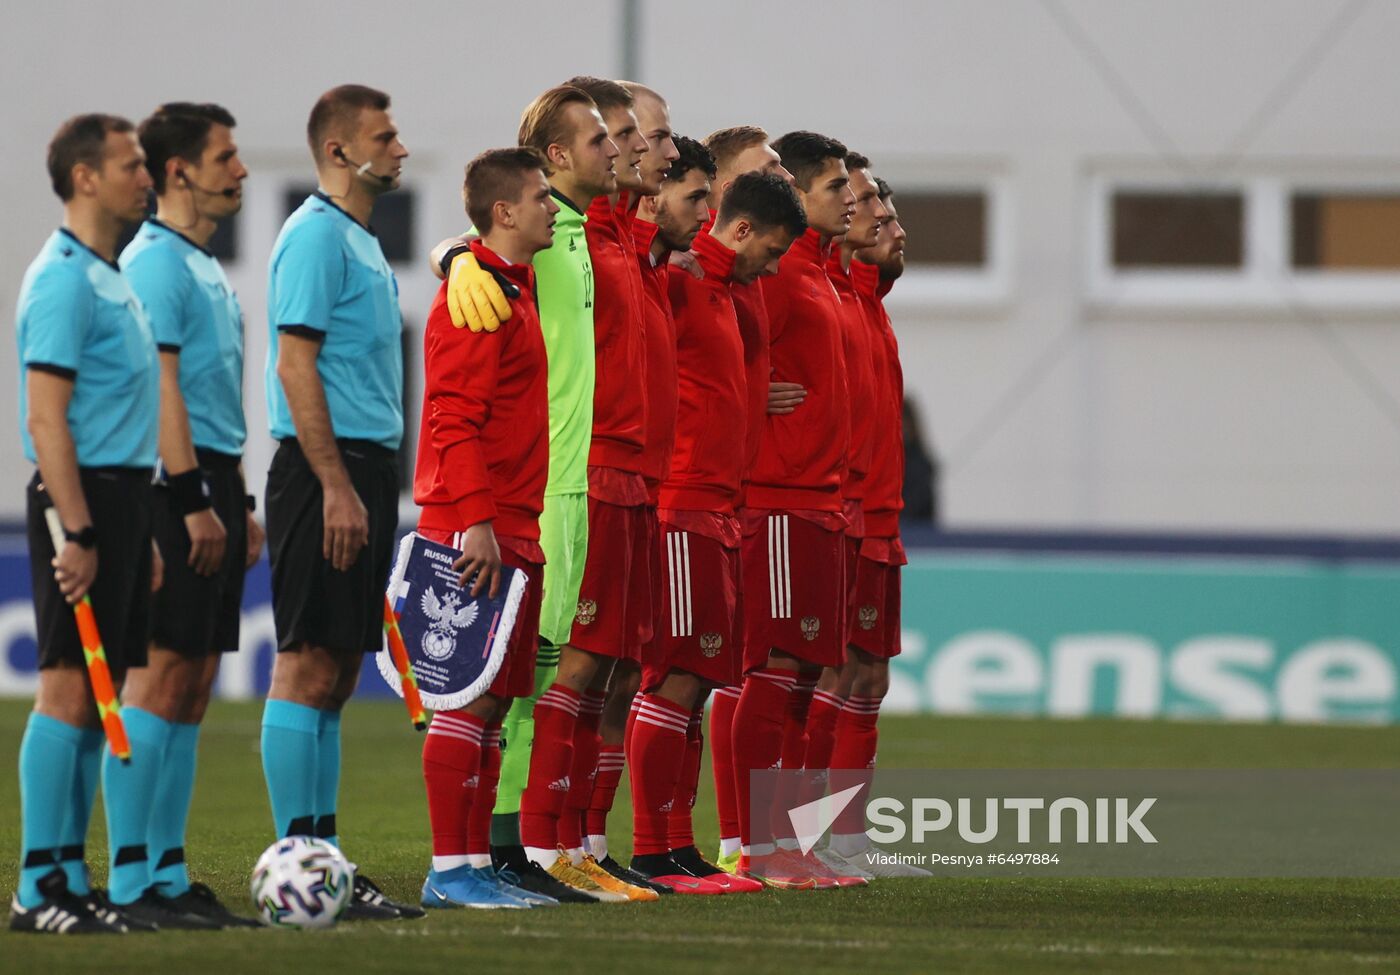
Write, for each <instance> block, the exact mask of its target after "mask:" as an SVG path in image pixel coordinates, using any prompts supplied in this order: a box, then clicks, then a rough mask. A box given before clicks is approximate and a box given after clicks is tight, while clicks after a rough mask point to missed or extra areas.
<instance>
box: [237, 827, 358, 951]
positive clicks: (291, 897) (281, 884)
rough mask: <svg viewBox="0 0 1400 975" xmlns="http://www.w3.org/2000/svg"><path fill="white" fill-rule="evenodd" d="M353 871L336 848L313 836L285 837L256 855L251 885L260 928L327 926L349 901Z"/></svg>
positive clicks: (331, 923) (353, 879)
mask: <svg viewBox="0 0 1400 975" xmlns="http://www.w3.org/2000/svg"><path fill="white" fill-rule="evenodd" d="M354 883H355V871H354V869H353V868H352V867H351V866H350V862H349V861H348V860H346V859H345V854H343V853H341V852H340V850H338V849H337V848H336V847H335V846H333V845H332V844H330V843H328V842H326V841H325V840H323V839H318V838H317V837H314V836H288V837H287V838H286V839H281V840H278V841H277V842H276V843H273V844H272V845H271V846H269V847H268V848H267V849H266V850H264V851H263V855H262V856H260V857H258V862H257V865H256V866H255V867H253V880H252V883H251V885H250V887H249V889H250V891H251V892H252V895H253V904H254V905H255V906H256V907H257V909H258V914H259V916H260V917H261V918H262V922H263V923H264V924H269V925H271V926H273V927H277V928H328V927H330V926H331V925H333V924H335V922H336V920H337V919H339V917H340V915H341V914H343V913H344V911H345V908H346V907H347V906H348V905H349V903H350V892H351V888H352V887H353V886H354Z"/></svg>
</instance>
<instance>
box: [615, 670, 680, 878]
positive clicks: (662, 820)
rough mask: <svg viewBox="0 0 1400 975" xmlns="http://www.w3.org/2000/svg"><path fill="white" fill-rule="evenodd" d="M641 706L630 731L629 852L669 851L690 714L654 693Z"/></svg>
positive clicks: (637, 853) (640, 854) (642, 696)
mask: <svg viewBox="0 0 1400 975" xmlns="http://www.w3.org/2000/svg"><path fill="white" fill-rule="evenodd" d="M638 698H639V699H641V701H642V705H641V708H640V709H639V710H638V712H637V722H636V725H635V727H634V728H633V729H632V760H631V762H630V764H629V768H630V771H631V778H632V838H633V842H632V854H633V855H634V856H645V855H647V854H655V853H666V852H668V851H669V850H670V846H669V845H668V844H669V842H670V835H669V834H670V815H671V809H672V807H673V806H674V804H675V800H676V782H677V781H678V780H679V778H680V774H681V765H682V764H683V763H684V761H685V752H686V730H687V726H688V725H689V723H690V712H688V711H686V709H685V708H683V707H681V706H680V705H679V704H675V703H673V702H671V701H668V700H666V699H665V698H664V697H660V696H658V695H655V694H645V695H640V694H639V695H638Z"/></svg>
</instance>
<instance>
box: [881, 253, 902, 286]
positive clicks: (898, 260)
mask: <svg viewBox="0 0 1400 975" xmlns="http://www.w3.org/2000/svg"><path fill="white" fill-rule="evenodd" d="M875 266H876V267H877V268H879V269H880V280H881V281H884V282H885V283H887V284H888V283H889V282H891V281H898V280H899V277H900V275H902V274H903V273H904V256H903V255H899V256H891V257H887V258H885V259H884V260H883V261H881V262H880V263H878V264H876V265H875Z"/></svg>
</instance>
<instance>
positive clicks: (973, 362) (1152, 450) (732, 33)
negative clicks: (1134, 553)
mask: <svg viewBox="0 0 1400 975" xmlns="http://www.w3.org/2000/svg"><path fill="white" fill-rule="evenodd" d="M638 6H639V7H640V18H639V25H640V35H639V38H638V41H639V46H638V61H637V64H638V67H639V70H638V74H639V75H640V79H639V80H642V81H645V82H647V83H649V84H651V85H653V86H655V87H656V88H658V89H659V90H660V91H662V92H663V93H664V94H665V95H666V96H667V97H668V98H669V100H670V102H671V105H672V110H673V116H674V122H675V126H676V129H677V131H680V132H683V133H686V134H690V135H695V136H703V135H705V134H706V133H708V132H709V131H711V130H713V129H715V128H718V127H721V126H725V125H732V124H737V123H746V122H756V123H759V124H762V125H764V126H765V127H766V128H768V129H769V130H770V131H771V132H773V133H774V134H775V135H776V134H779V133H781V132H783V131H786V130H787V129H790V128H799V127H801V128H814V129H818V130H822V131H825V132H828V133H830V134H832V135H835V136H838V137H840V138H842V139H843V140H845V141H847V142H848V143H849V144H850V145H851V146H852V147H855V148H858V149H860V150H861V151H863V152H865V153H867V154H868V155H870V156H871V157H872V158H873V159H874V160H875V163H876V167H877V169H878V170H879V171H880V172H882V173H884V174H885V175H886V176H887V177H888V178H889V179H890V180H891V181H892V182H893V183H894V184H895V185H896V189H899V188H905V189H907V190H912V189H917V188H929V189H937V188H940V187H949V186H952V187H972V188H974V189H979V190H980V191H981V192H984V193H985V194H986V195H987V199H989V200H990V201H991V209H990V217H989V226H990V228H991V230H990V236H989V240H988V247H989V250H988V261H987V266H986V268H985V269H984V271H983V272H981V273H980V274H974V275H967V274H963V275H957V274H954V275H944V276H939V275H938V274H936V273H931V272H924V273H923V274H919V275H914V274H911V276H910V279H909V280H907V281H906V282H904V283H903V284H901V286H900V288H899V289H898V290H897V291H896V292H895V295H894V297H893V298H892V303H891V306H892V311H893V313H894V316H895V320H896V325H897V328H898V331H899V335H900V341H901V343H902V347H903V357H904V369H905V375H906V378H907V382H908V387H909V391H910V394H911V395H912V396H913V397H914V398H915V399H916V400H917V401H918V403H919V405H920V407H921V409H922V412H923V415H924V419H925V423H926V426H927V428H928V430H929V432H930V433H931V435H932V439H933V441H934V444H935V447H936V449H937V450H938V452H939V453H940V455H941V456H942V458H943V460H944V481H943V492H942V493H943V503H944V513H945V520H946V522H947V523H948V524H949V525H951V526H955V527H973V526H992V527H999V528H1086V529H1163V530H1181V531H1216V530H1222V531H1255V532H1289V533H1291V532H1307V533H1324V534H1326V533H1340V534H1396V533H1400V504H1397V503H1396V500H1395V498H1396V496H1397V492H1396V485H1397V483H1400V449H1397V447H1400V406H1397V403H1400V368H1397V367H1400V301H1397V289H1396V283H1395V281H1394V280H1393V277H1394V275H1393V274H1384V273H1382V274H1375V275H1360V276H1355V277H1354V278H1353V279H1348V280H1342V281H1322V282H1320V283H1319V282H1316V281H1313V280H1310V279H1307V280H1305V279H1304V278H1305V276H1299V275H1290V274H1289V273H1288V272H1287V268H1286V265H1287V261H1286V260H1281V259H1280V257H1279V255H1280V253H1281V252H1282V249H1283V248H1284V246H1285V245H1284V243H1283V238H1282V236H1281V234H1282V233H1283V232H1284V231H1283V229H1282V224H1281V222H1280V220H1279V214H1280V213H1281V212H1282V208H1283V206H1284V203H1286V197H1287V194H1288V193H1289V192H1290V188H1296V187H1300V186H1303V187H1318V186H1320V187H1331V186H1361V187H1367V188H1371V189H1380V190H1382V191H1384V190H1386V189H1393V188H1394V187H1395V186H1397V185H1400V127H1397V126H1395V125H1394V124H1392V122H1391V119H1390V116H1389V114H1388V111H1387V108H1386V107H1387V106H1391V105H1394V104H1396V103H1397V102H1400V74H1397V73H1396V71H1395V70H1394V50H1395V46H1396V42H1397V40H1400V5H1396V4H1388V3H1372V4H1369V5H1365V4H1362V5H1357V4H1348V3H1342V2H1334V0H1249V2H1219V0H1191V2H1174V3H1170V4H1164V3H1159V2H1153V0H1132V2H1125V0H1097V2H1082V0H1066V2H1063V3H1050V2H1046V3H1030V2H1024V3H1021V2H1018V3H987V2H985V0H959V2H942V0H939V2H913V0H910V2H882V3H880V4H872V5H861V4H850V3H841V4H836V3H828V2H814V0H802V2H786V0H785V2H766V3H761V4H760V3H752V2H742V3H740V2H733V0H714V2H709V3H706V4H703V5H692V6H689V7H687V6H684V5H679V4H669V3H666V4H663V3H640V4H639V5H638ZM620 9H621V7H620V4H615V3H602V2H599V3H576V2H563V0H539V2H516V3H511V4H506V5H484V4H474V3H463V2H460V0H456V2H417V3H413V4H408V5H403V6H401V7H398V8H393V7H388V6H386V5H384V4H383V3H372V2H368V0H342V2H339V3H336V4H324V3H314V4H311V3H307V4H298V3H272V2H267V0H249V2H245V3H242V4H239V5H236V6H233V7H230V6H227V5H212V4H204V3H182V4H171V3H168V2H167V3H156V2H154V0H132V2H128V3H124V4H120V5H105V4H103V5H99V4H92V3H75V2H63V0H56V2H51V3H46V4H23V5H15V4H11V5H9V6H8V7H7V8H6V9H5V11H4V12H3V13H0V78H2V79H3V85H4V90H5V91H6V92H7V93H8V95H9V97H8V98H7V99H6V100H5V107H4V109H3V112H4V123H3V131H4V133H5V136H4V141H5V152H4V153H3V154H0V176H3V178H2V179H0V185H3V186H4V187H5V189H4V195H5V213H6V216H7V228H6V233H5V235H4V238H3V241H0V306H3V307H4V308H6V309H7V310H8V309H12V308H13V307H14V302H15V297H16V294H17V292H18V288H19V282H20V277H21V275H22V273H23V269H24V267H25V265H26V264H27V262H28V261H29V260H30V258H31V256H32V255H33V253H34V252H35V251H36V250H37V249H38V247H39V245H40V243H41V242H42V240H43V239H44V237H45V235H46V234H47V233H48V232H49V230H50V229H51V227H52V226H53V225H54V223H55V222H56V220H57V219H58V216H59V209H58V205H57V202H56V201H55V200H54V199H53V198H52V196H51V194H50V192H49V190H48V186H47V181H46V179H45V175H44V171H43V147H44V145H45V143H46V141H47V139H48V138H49V136H50V135H51V133H52V131H53V129H54V128H55V127H56V125H57V124H58V122H59V121H60V120H62V119H63V118H64V117H66V116H68V115H70V114H73V113H76V112H79V111H88V110H105V111H113V112H120V113H124V114H127V115H129V116H132V117H133V118H139V117H140V116H141V115H143V114H144V113H146V112H147V111H149V110H150V109H151V108H152V107H154V106H155V105H156V104H157V103H158V102H160V101H165V100H176V99H193V100H212V101H218V102H221V103H223V104H225V105H227V106H228V107H229V108H230V109H231V110H232V111H233V112H234V114H235V115H236V116H237V117H238V119H239V122H240V124H239V127H238V130H237V137H238V141H239V143H240V144H241V146H242V148H243V156H244V159H245V160H246V162H247V163H248V165H249V167H250V169H251V170H252V177H251V179H250V180H249V182H248V185H247V190H246V200H247V203H246V208H245V215H244V217H243V218H242V224H241V227H240V232H241V235H242V240H241V245H240V248H241V256H240V258H239V259H238V260H237V261H236V262H234V263H232V264H231V265H230V266H229V272H230V278H231V279H232V280H233V282H234V284H235V286H236V287H237V289H238V291H239V294H240V296H241V299H242V302H243V307H244V310H245V313H246V316H247V333H248V337H249V341H248V357H247V364H248V365H247V394H248V395H247V400H248V413H249V428H250V430H251V431H252V436H251V438H250V444H249V450H248V470H249V473H250V478H251V480H252V481H253V483H254V485H255V487H258V488H259V489H260V486H261V480H262V472H263V471H264V470H265V467H266V463H267V459H268V457H269V456H270V449H269V444H268V441H267V438H266V436H265V435H264V434H262V433H261V431H263V430H265V425H264V422H263V408H262V364H263V350H264V348H265V332H266V320H265V311H264V301H263V298H264V293H263V291H264V281H263V279H264V274H265V262H266V255H267V253H268V251H269V250H270V248H271V245H272V240H273V237H274V236H275V234H276V230H277V227H278V224H279V222H280V219H281V215H282V210H281V207H282V205H283V204H282V198H283V195H284V193H285V191H286V190H287V188H288V187H289V186H291V185H298V184H304V183H305V182H306V181H307V180H308V179H309V178H310V177H311V171H310V166H309V163H308V160H307V154H306V151H305V147H304V142H303V125H304V121H305V117H306V113H307V111H308V109H309V107H310V105H311V102H312V100H313V99H314V98H315V96H316V95H317V94H318V93H319V92H321V91H322V90H324V89H325V88H327V87H330V86H331V85H334V84H337V83H341V82H345V81H351V80H354V81H363V82H365V83H368V84H373V85H376V86H378V87H382V88H384V89H386V90H388V91H389V92H390V93H391V94H392V96H393V98H394V112H395V116H396V118H397V120H398V122H399V124H400V126H401V128H402V130H403V133H404V138H405V141H406V143H407V145H408V146H409V148H410V150H411V151H412V153H413V155H412V157H411V158H410V159H409V160H408V163H407V168H406V174H407V184H408V185H410V186H411V187H412V188H413V189H414V191H415V192H416V194H417V224H416V227H415V231H414V239H415V243H416V246H417V249H418V250H421V251H423V252H426V249H427V247H428V246H429V245H430V244H431V243H432V242H434V241H436V240H437V239H439V238H440V237H441V236H443V235H445V234H447V233H449V232H452V231H455V230H457V229H458V228H460V227H461V225H462V223H463V217H462V214H461V206H460V201H459V198H458V187H459V185H460V175H461V167H462V164H463V163H464V161H465V160H466V159H467V158H468V157H470V156H471V155H472V154H474V153H475V152H477V151H479V150H480V149H483V148H487V147H489V146H492V145H500V144H508V143H510V142H511V141H513V138H514V134H515V129H516V123H517V120H518V116H519V112H520V109H521V107H522V106H523V105H524V104H525V102H526V101H527V100H528V99H529V98H530V97H532V96H533V95H534V94H535V93H537V92H538V91H540V90H542V89H543V88H545V87H546V86H548V85H549V84H552V83H555V82H558V81H560V80H562V79H563V78H565V77H567V76H569V75H572V74H576V73H596V74H602V75H606V76H611V75H614V74H616V73H618V70H619V64H620V63H621V60H622V54H621V52H622V43H621V40H620V24H621V17H620V12H619V11H620ZM1187 184H1189V185H1191V186H1194V187H1197V188H1201V187H1204V188H1221V187H1224V188H1225V189H1227V190H1231V191H1238V192H1239V193H1240V194H1241V195H1242V196H1243V197H1244V198H1245V199H1246V201H1247V202H1246V205H1245V212H1246V216H1245V218H1244V220H1245V223H1246V224H1247V228H1246V238H1247V239H1246V240H1245V244H1244V249H1245V253H1246V256H1245V258H1244V268H1243V269H1242V271H1241V272H1240V273H1239V274H1236V275H1233V276H1231V275H1226V276H1224V277H1222V276H1220V275H1212V274H1209V273H1208V274H1195V275H1188V276H1186V277H1185V278H1182V279H1172V278H1167V279H1165V280H1163V279H1161V278H1160V277H1156V278H1154V277H1145V276H1138V277H1137V278H1133V277H1130V276H1125V275H1118V276H1116V277H1115V275H1114V274H1113V273H1112V272H1111V271H1110V270H1108V269H1107V268H1106V266H1105V263H1104V261H1103V259H1102V256H1103V253H1104V240H1105V238H1106V234H1107V228H1106V225H1105V222H1104V207H1103V201H1104V199H1105V198H1106V197H1105V194H1106V193H1108V192H1110V191H1111V189H1112V188H1113V187H1114V186H1150V187H1151V186H1155V187H1163V186H1165V187H1172V186H1181V185H1187ZM1280 201H1284V202H1280ZM1396 233H1400V228H1397V230H1396ZM399 275H400V286H401V291H402V294H403V296H404V297H403V307H404V311H405V314H406V317H407V318H408V320H409V322H410V324H413V323H415V322H421V320H422V318H423V316H424V314H425V313H426V310H427V307H428V304H429V302H430V300H431V296H432V293H433V288H434V282H433V281H432V280H431V279H430V278H429V276H428V275H427V274H426V273H425V272H424V271H423V270H422V268H421V264H420V262H418V261H416V260H415V261H414V262H413V263H412V264H409V265H405V266H402V267H400V268H399ZM7 314H9V312H8V311H7ZM14 356H15V353H14V347H13V342H6V343H0V375H10V376H13V375H14V371H15V359H14ZM15 410H16V404H15V401H14V397H13V396H10V397H8V398H0V428H3V429H4V430H6V431H8V432H7V433H6V434H5V435H4V436H3V437H0V517H3V518H14V517H16V516H17V515H18V514H19V513H20V504H21V498H22V490H21V488H22V485H23V483H24V481H25V479H26V478H27V477H28V474H29V472H28V469H27V468H28V465H27V464H26V463H25V462H24V460H23V458H22V456H21V454H20V450H19V445H18V436H17V432H16V413H15Z"/></svg>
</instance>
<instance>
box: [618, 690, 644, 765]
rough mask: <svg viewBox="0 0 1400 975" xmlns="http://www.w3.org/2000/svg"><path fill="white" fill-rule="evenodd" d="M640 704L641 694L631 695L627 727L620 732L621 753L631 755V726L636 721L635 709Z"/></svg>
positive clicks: (639, 706)
mask: <svg viewBox="0 0 1400 975" xmlns="http://www.w3.org/2000/svg"><path fill="white" fill-rule="evenodd" d="M641 706H642V695H641V694H640V693H638V694H633V695H632V706H631V707H629V708H628V709H627V727H626V729H625V730H624V731H623V732H622V754H623V755H624V756H625V757H627V758H631V757H632V728H633V727H634V726H635V725H636V723H637V711H638V709H640V708H641Z"/></svg>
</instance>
